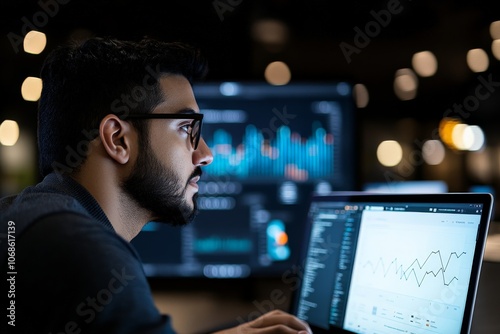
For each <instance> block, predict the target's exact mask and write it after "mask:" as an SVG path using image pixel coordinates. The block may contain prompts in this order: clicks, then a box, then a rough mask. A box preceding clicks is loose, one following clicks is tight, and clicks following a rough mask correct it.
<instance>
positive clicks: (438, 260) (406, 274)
mask: <svg viewBox="0 0 500 334" xmlns="http://www.w3.org/2000/svg"><path fill="white" fill-rule="evenodd" d="M466 254H467V252H451V253H450V254H449V256H448V257H447V258H446V257H444V258H443V254H442V253H441V251H440V250H437V251H431V252H430V253H429V254H428V255H427V256H426V257H425V258H424V259H419V258H415V259H414V260H413V261H411V263H410V264H407V263H403V261H402V260H400V259H398V257H395V258H394V259H393V260H392V261H391V260H387V259H386V260H384V258H382V257H379V258H378V260H377V261H376V262H374V261H371V260H368V261H366V263H365V264H364V265H363V269H366V270H367V271H368V272H369V273H371V274H373V276H377V277H380V278H383V279H389V278H396V279H399V280H400V281H411V282H414V283H416V284H417V286H418V287H421V286H422V284H424V281H425V280H432V279H437V280H439V281H440V282H441V283H442V284H443V285H444V286H449V285H450V284H452V283H453V282H454V281H455V280H456V281H458V277H457V276H456V275H454V273H453V272H454V271H456V270H454V269H455V267H456V266H457V265H460V263H459V261H460V259H464V257H463V256H464V255H466Z"/></svg>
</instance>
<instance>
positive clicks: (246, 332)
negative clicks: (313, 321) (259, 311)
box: [215, 310, 312, 334]
mask: <svg viewBox="0 0 500 334" xmlns="http://www.w3.org/2000/svg"><path fill="white" fill-rule="evenodd" d="M257 333H258V334H312V331H311V328H309V326H308V325H307V324H306V323H305V322H303V321H302V320H299V319H297V318H296V317H294V316H293V315H291V314H288V313H286V312H283V311H280V310H274V311H271V312H268V313H266V314H264V315H261V316H260V317H258V318H257V319H255V320H253V321H250V322H247V323H244V324H241V325H239V326H237V327H233V328H229V329H226V330H223V331H220V332H217V333H215V334H257Z"/></svg>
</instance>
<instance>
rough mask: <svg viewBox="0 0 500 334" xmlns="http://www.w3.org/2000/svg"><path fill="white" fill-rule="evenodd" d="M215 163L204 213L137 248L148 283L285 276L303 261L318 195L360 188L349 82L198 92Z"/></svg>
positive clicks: (154, 230) (204, 193) (149, 236)
mask: <svg viewBox="0 0 500 334" xmlns="http://www.w3.org/2000/svg"><path fill="white" fill-rule="evenodd" d="M193 90H194V93H195V96H196V99H197V102H198V105H199V107H200V111H201V113H203V114H204V119H203V129H202V135H203V138H204V140H205V141H206V142H207V144H208V146H209V147H210V148H211V150H212V153H213V155H214V160H213V162H212V163H211V164H210V165H208V166H206V167H204V168H203V170H204V174H203V176H202V179H201V180H200V181H199V183H198V184H199V198H198V204H199V209H200V213H199V215H198V216H197V217H196V219H195V221H194V222H193V223H191V224H189V225H188V226H184V227H181V228H179V227H171V226H168V225H165V224H159V223H155V222H150V223H149V224H147V225H146V226H145V227H144V229H143V231H141V233H140V234H139V235H138V236H137V237H136V238H135V239H134V240H133V241H132V244H133V245H134V246H135V247H136V249H137V250H138V252H139V255H140V256H141V258H142V260H143V263H144V269H145V272H146V275H148V276H150V277H209V278H243V277H252V276H256V277H257V276H260V277H263V276H265V277H277V276H278V275H281V274H282V272H283V271H284V270H285V269H286V268H289V267H290V266H291V265H292V264H293V263H295V261H296V260H297V258H298V255H299V253H300V240H302V235H303V228H304V226H305V225H304V224H305V221H306V218H307V209H308V206H309V201H310V196H311V194H312V193H328V192H330V191H339V190H356V188H357V184H356V180H357V172H356V168H357V167H356V166H357V161H356V158H357V152H358V151H357V147H356V146H357V144H356V137H357V136H356V117H355V116H356V114H355V113H356V109H355V107H354V105H353V99H352V87H351V85H350V84H348V83H345V82H328V83H324V82H322V83H318V82H302V83H293V84H287V85H284V86H272V85H270V84H267V83H260V82H205V83H200V84H196V85H194V86H193Z"/></svg>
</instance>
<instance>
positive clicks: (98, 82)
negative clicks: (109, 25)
mask: <svg viewBox="0 0 500 334" xmlns="http://www.w3.org/2000/svg"><path fill="white" fill-rule="evenodd" d="M206 73H207V64H206V60H205V59H204V58H203V57H202V56H201V54H200V52H199V50H198V49H195V48H193V47H191V46H189V45H187V44H183V43H177V42H172V43H167V42H161V41H157V40H154V39H150V38H144V39H142V40H141V41H138V42H132V41H119V40H116V39H111V38H92V39H89V40H86V41H85V42H83V43H81V44H80V45H68V46H61V47H59V48H57V49H55V50H54V51H52V52H51V53H50V54H49V55H48V57H47V58H46V59H45V62H44V64H43V66H42V70H41V78H42V82H43V89H42V95H41V97H40V102H39V109H38V149H39V157H40V173H41V174H42V176H45V175H46V174H48V173H50V172H51V171H53V170H56V171H59V172H60V171H61V169H62V171H63V172H68V173H71V172H74V171H76V170H78V168H79V167H80V166H81V165H82V164H83V162H84V161H85V159H86V157H87V152H88V149H89V144H90V141H91V140H92V139H94V138H96V137H97V136H98V130H99V124H100V122H101V120H102V119H103V118H104V117H105V116H106V115H108V114H118V115H119V116H123V114H126V113H128V112H134V113H150V112H152V110H153V109H154V108H155V107H156V106H157V105H158V104H159V102H160V101H161V100H162V98H163V97H162V94H161V90H160V87H159V81H158V79H159V78H160V77H161V76H163V75H165V74H179V75H182V76H184V77H185V78H186V79H187V80H188V81H189V82H190V83H191V84H193V81H194V80H198V79H201V78H203V77H204V76H205V75H206ZM133 124H134V126H136V127H139V128H140V126H139V124H140V123H139V122H135V123H133Z"/></svg>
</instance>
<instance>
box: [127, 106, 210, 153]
mask: <svg viewBox="0 0 500 334" xmlns="http://www.w3.org/2000/svg"><path fill="white" fill-rule="evenodd" d="M123 119H124V120H126V119H192V120H193V121H192V122H191V124H190V125H189V127H190V128H191V131H190V132H189V141H190V142H191V146H192V147H193V149H194V150H195V151H196V149H197V148H198V144H199V143H200V137H201V125H202V123H203V114H128V115H126V116H125V117H124V118H123Z"/></svg>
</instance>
